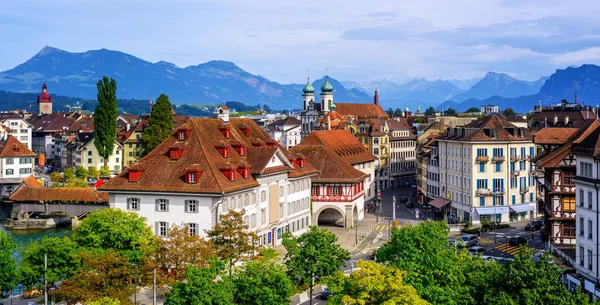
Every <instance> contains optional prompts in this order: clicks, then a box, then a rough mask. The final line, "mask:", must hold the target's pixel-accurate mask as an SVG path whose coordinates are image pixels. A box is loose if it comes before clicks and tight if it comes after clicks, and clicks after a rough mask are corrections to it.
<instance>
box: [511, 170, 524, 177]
mask: <svg viewBox="0 0 600 305" xmlns="http://www.w3.org/2000/svg"><path fill="white" fill-rule="evenodd" d="M520 173H521V172H520V171H518V170H514V171H512V172H511V173H510V175H511V176H513V177H518V176H519V174H520Z"/></svg>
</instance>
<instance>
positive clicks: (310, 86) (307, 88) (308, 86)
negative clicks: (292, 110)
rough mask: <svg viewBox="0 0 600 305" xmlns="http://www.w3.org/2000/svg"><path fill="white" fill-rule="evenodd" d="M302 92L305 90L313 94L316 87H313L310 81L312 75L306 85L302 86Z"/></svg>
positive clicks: (306, 92)
mask: <svg viewBox="0 0 600 305" xmlns="http://www.w3.org/2000/svg"><path fill="white" fill-rule="evenodd" d="M302 92H304V94H312V93H313V92H315V88H313V86H312V84H311V83H310V77H309V78H308V81H307V82H306V86H304V88H302Z"/></svg>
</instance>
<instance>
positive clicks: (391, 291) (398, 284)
mask: <svg viewBox="0 0 600 305" xmlns="http://www.w3.org/2000/svg"><path fill="white" fill-rule="evenodd" d="M357 267H358V268H357V270H356V271H354V272H352V273H351V274H350V276H346V275H344V273H342V272H341V271H338V272H336V274H335V275H334V276H332V277H330V278H328V279H327V280H326V283H327V286H328V287H329V292H331V297H330V298H329V299H328V304H332V305H359V304H386V305H426V304H429V303H428V302H427V301H425V300H423V299H421V297H420V296H419V295H418V294H417V291H416V289H415V288H414V287H412V286H410V285H406V284H404V283H403V278H404V277H405V276H406V271H400V270H398V269H395V268H391V267H386V266H382V265H379V264H377V263H373V262H365V261H358V263H357Z"/></svg>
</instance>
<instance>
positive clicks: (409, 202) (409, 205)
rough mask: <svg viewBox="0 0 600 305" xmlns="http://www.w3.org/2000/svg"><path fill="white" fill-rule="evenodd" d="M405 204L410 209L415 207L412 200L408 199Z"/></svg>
mask: <svg viewBox="0 0 600 305" xmlns="http://www.w3.org/2000/svg"><path fill="white" fill-rule="evenodd" d="M404 205H405V206H406V207H407V208H409V209H413V208H414V207H415V204H414V203H412V201H407V202H406V203H405V204H404Z"/></svg>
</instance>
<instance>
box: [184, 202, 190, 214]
mask: <svg viewBox="0 0 600 305" xmlns="http://www.w3.org/2000/svg"><path fill="white" fill-rule="evenodd" d="M189 204H190V201H189V200H184V201H183V211H184V212H186V213H188V212H189V211H190V210H189V208H188V207H189Z"/></svg>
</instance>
